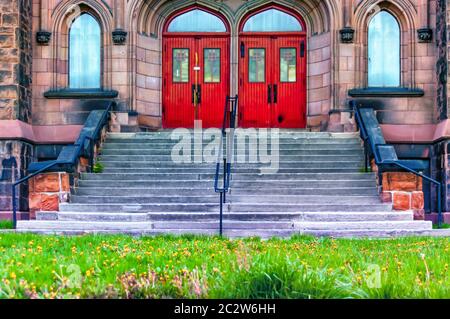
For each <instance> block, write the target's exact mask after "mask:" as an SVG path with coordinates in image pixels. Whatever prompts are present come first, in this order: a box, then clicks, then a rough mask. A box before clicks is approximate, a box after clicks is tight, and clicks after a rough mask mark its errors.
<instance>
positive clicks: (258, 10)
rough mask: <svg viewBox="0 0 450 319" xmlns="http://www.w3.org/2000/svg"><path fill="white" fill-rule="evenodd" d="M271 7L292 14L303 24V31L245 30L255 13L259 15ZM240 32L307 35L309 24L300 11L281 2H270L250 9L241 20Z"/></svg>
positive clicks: (242, 33) (247, 33)
mask: <svg viewBox="0 0 450 319" xmlns="http://www.w3.org/2000/svg"><path fill="white" fill-rule="evenodd" d="M270 9H276V10H279V11H281V12H284V13H286V14H288V15H290V16H292V17H293V18H295V19H296V20H297V21H298V22H299V23H300V26H301V28H302V31H281V32H280V31H269V32H252V31H244V26H245V24H246V23H247V21H248V20H249V19H250V18H251V17H253V16H255V15H258V14H259V13H262V12H264V11H267V10H270ZM238 26H239V34H240V35H255V36H257V35H264V34H270V33H271V34H286V35H289V34H295V35H297V34H301V35H306V34H307V25H306V23H305V20H304V19H303V17H302V16H301V14H300V13H298V12H297V11H295V10H292V9H291V8H289V7H285V6H283V5H279V4H276V3H272V4H268V5H265V6H262V7H260V8H257V9H255V10H252V11H250V12H248V13H247V14H245V15H244V16H243V17H242V19H241V21H240V22H239V25H238Z"/></svg>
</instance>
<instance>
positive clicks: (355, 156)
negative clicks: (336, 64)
mask: <svg viewBox="0 0 450 319" xmlns="http://www.w3.org/2000/svg"><path fill="white" fill-rule="evenodd" d="M247 157H248V156H247ZM363 159H364V155H363V154H362V153H360V154H351V155H332V154H331V155H280V156H279V160H278V161H280V162H282V161H288V162H292V161H297V162H303V161H306V162H311V161H338V162H339V161H361V160H363ZM180 160H181V159H180ZM214 160H215V157H214ZM100 161H101V162H103V161H171V162H174V160H173V159H172V156H171V155H170V154H168V155H101V156H100ZM191 161H192V162H194V155H192V156H191ZM278 161H277V162H278Z"/></svg>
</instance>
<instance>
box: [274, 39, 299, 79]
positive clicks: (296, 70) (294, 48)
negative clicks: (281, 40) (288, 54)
mask: <svg viewBox="0 0 450 319" xmlns="http://www.w3.org/2000/svg"><path fill="white" fill-rule="evenodd" d="M282 50H294V52H295V53H294V65H295V79H294V81H289V68H288V70H287V73H286V74H287V81H283V80H282V78H281V72H282V70H281V59H282V58H281V51H282ZM278 62H279V64H280V65H279V69H280V73H279V77H280V83H287V84H289V83H297V78H298V76H297V72H298V63H297V48H296V47H280V51H279V61H278Z"/></svg>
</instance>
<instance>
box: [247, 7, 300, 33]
mask: <svg viewBox="0 0 450 319" xmlns="http://www.w3.org/2000/svg"><path fill="white" fill-rule="evenodd" d="M242 31H244V32H282V31H303V28H302V25H301V24H300V22H299V21H298V20H297V19H296V18H295V17H294V16H292V15H290V14H288V13H286V12H283V11H281V10H278V9H273V8H272V9H268V10H265V11H262V12H259V13H257V14H255V15H253V16H251V17H250V18H249V19H248V20H247V21H246V22H245V24H244V27H243V28H242Z"/></svg>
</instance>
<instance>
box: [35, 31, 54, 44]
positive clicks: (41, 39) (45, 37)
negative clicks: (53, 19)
mask: <svg viewBox="0 0 450 319" xmlns="http://www.w3.org/2000/svg"><path fill="white" fill-rule="evenodd" d="M51 37H52V33H51V32H49V31H44V30H40V31H38V32H36V42H37V43H39V44H41V45H48V44H49V42H50V39H51Z"/></svg>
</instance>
